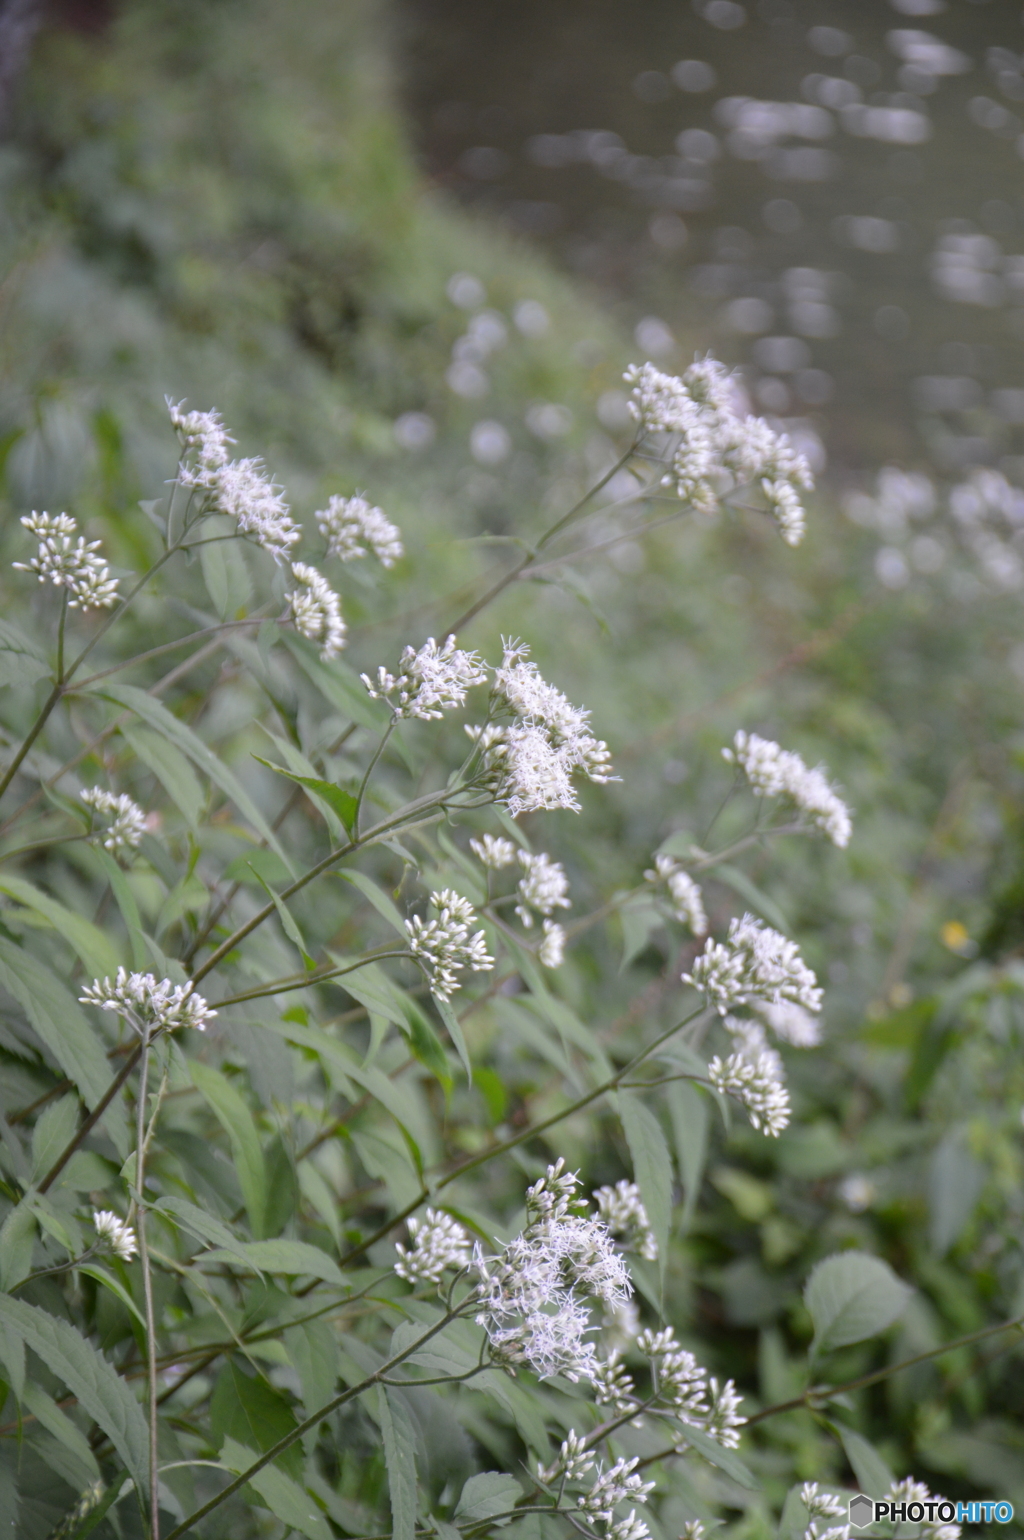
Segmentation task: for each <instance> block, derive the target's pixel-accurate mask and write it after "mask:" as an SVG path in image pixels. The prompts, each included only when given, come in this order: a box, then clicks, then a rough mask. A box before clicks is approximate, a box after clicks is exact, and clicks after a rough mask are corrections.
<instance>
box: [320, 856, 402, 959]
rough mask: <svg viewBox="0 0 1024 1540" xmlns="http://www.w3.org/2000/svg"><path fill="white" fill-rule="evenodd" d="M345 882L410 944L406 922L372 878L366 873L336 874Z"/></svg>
mask: <svg viewBox="0 0 1024 1540" xmlns="http://www.w3.org/2000/svg"><path fill="white" fill-rule="evenodd" d="M335 875H336V876H338V877H340V878H341V879H342V881H343V882H350V883H351V884H352V886H353V887H354V888H358V889H359V891H360V893H362V895H363V897H364V898H368V899H369V900H370V903H371V904H372V905H373V907H374V908H375V909H376V911H377V913H378V914H379V915H380V916H381V917H382V918H383V919H385V920H387V922H388V924H389V925H390V926H391V928H392V929H393V930H396V931H397V932H398V934H399V935H400V936H401V938H402V940H403V941H405V942H408V940H409V932H408V931H407V930H406V928H405V921H404V920H403V919H402V916H401V915H400V914H399V912H398V909H397V908H396V906H395V904H394V902H393V901H392V900H391V899H390V898H389V897H388V896H387V894H386V893H384V892H382V890H381V889H380V888H379V887H378V886H377V884H376V883H375V882H374V880H373V878H372V877H367V875H366V873H365V872H356V871H349V870H346V871H343V872H336V873H335Z"/></svg>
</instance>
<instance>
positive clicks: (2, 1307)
mask: <svg viewBox="0 0 1024 1540" xmlns="http://www.w3.org/2000/svg"><path fill="white" fill-rule="evenodd" d="M0 1322H2V1323H3V1324H4V1325H5V1326H6V1327H8V1328H9V1329H10V1330H12V1331H14V1332H16V1333H17V1334H18V1335H19V1336H20V1337H21V1338H22V1340H23V1341H24V1343H25V1345H26V1347H29V1348H31V1350H32V1352H33V1353H35V1354H36V1355H37V1357H39V1358H41V1359H42V1360H43V1362H44V1364H46V1367H47V1368H48V1369H50V1370H51V1371H52V1372H53V1373H54V1374H55V1375H56V1376H57V1377H58V1379H60V1380H61V1381H62V1382H63V1383H64V1384H65V1385H66V1386H67V1388H68V1390H70V1392H71V1394H72V1395H73V1396H76V1397H77V1398H78V1401H79V1403H80V1404H81V1406H82V1407H83V1408H84V1409H85V1411H86V1412H87V1413H88V1414H89V1416H90V1417H91V1418H92V1419H93V1421H94V1422H96V1423H98V1424H99V1426H100V1427H101V1428H102V1429H103V1431H104V1433H105V1434H106V1435H107V1437H108V1438H109V1439H110V1442H111V1443H112V1444H113V1446H114V1448H115V1449H116V1450H117V1452H118V1454H119V1455H120V1456H121V1459H122V1460H123V1461H124V1463H125V1466H126V1467H127V1469H128V1470H129V1471H130V1472H131V1475H132V1477H133V1478H134V1480H135V1482H136V1485H137V1486H138V1487H139V1490H140V1491H143V1492H145V1491H148V1489H149V1453H148V1445H149V1435H148V1432H147V1429H146V1419H145V1418H144V1417H143V1415H142V1409H141V1407H140V1406H139V1403H138V1402H137V1401H136V1399H135V1397H134V1395H133V1394H132V1392H131V1391H130V1390H129V1388H128V1386H127V1384H126V1383H125V1381H124V1380H122V1379H121V1378H120V1376H119V1375H118V1374H117V1373H116V1371H115V1370H114V1368H113V1365H112V1364H110V1363H109V1362H108V1361H107V1359H105V1358H104V1357H103V1356H102V1354H101V1353H99V1352H97V1350H96V1349H95V1348H94V1347H93V1345H92V1343H91V1342H87V1341H86V1339H85V1338H84V1337H83V1336H82V1335H81V1334H80V1333H79V1332H78V1331H76V1330H75V1328H74V1327H73V1326H72V1325H71V1324H70V1323H69V1322H68V1321H59V1320H57V1319H56V1317H54V1316H52V1315H48V1314H47V1312H46V1311H45V1310H40V1309H39V1308H38V1306H36V1305H29V1304H26V1302H25V1301H24V1300H20V1299H12V1298H11V1297H10V1296H9V1295H6V1294H0Z"/></svg>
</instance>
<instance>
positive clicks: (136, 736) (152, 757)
mask: <svg viewBox="0 0 1024 1540" xmlns="http://www.w3.org/2000/svg"><path fill="white" fill-rule="evenodd" d="M121 735H122V737H123V738H124V739H125V740H126V742H127V743H129V744H130V745H131V747H132V748H133V749H134V751H135V753H136V754H137V755H138V757H139V759H141V760H142V763H143V764H144V765H145V766H146V767H147V769H149V770H151V771H152V772H153V774H154V775H155V776H156V778H157V780H158V781H159V782H160V784H161V786H162V787H163V789H164V791H165V792H166V793H167V795H168V796H169V797H170V799H171V801H172V802H173V803H174V805H175V807H176V808H177V809H178V811H179V813H180V814H181V816H182V817H183V818H184V820H185V822H186V823H187V824H188V826H189V828H190V829H198V827H199V825H200V823H201V821H202V817H203V808H204V807H205V805H206V793H205V792H204V791H203V788H202V786H201V785H200V784H199V778H198V777H197V775H196V773H195V771H194V770H193V769H192V766H191V765H190V764H189V762H188V760H187V759H186V757H185V755H184V754H183V753H182V752H181V750H180V749H178V748H175V746H174V744H173V743H169V742H168V740H167V737H166V735H165V734H162V733H157V732H154V731H153V729H152V728H150V727H143V726H142V725H141V723H139V722H125V723H124V725H123V726H122V728H121Z"/></svg>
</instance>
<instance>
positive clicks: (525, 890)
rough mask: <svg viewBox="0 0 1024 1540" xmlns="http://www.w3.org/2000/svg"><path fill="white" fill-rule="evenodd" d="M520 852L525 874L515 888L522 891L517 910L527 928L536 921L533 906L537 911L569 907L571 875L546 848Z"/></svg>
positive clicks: (544, 912)
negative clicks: (547, 854)
mask: <svg viewBox="0 0 1024 1540" xmlns="http://www.w3.org/2000/svg"><path fill="white" fill-rule="evenodd" d="M517 856H518V860H519V865H520V866H521V867H522V868H523V872H524V875H523V876H522V877H521V878H520V879H519V885H518V888H517V889H516V891H517V892H518V894H519V902H518V904H516V914H517V915H518V916H519V918H520V919H521V920H522V922H523V924H524V925H525V926H526V927H527V928H529V927H530V926H531V925H532V924H533V915H532V913H531V910H533V909H536V911H537V913H538V914H550V913H551V911H552V909H568V908H570V902H569V899H568V898H567V896H566V895H567V894H568V892H569V879H568V877H567V876H566V875H565V868H564V867H563V866H562V864H561V863H560V862H559V861H552V860H551V858H550V857H549V856H546V855H545V854H544V853H543V852H541V853H540V854H539V855H531V854H530V852H529V851H528V850H520V851H518V852H517Z"/></svg>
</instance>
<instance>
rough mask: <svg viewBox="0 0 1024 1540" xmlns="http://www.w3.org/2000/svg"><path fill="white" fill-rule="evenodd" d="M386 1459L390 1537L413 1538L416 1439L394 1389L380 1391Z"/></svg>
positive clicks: (382, 1432)
mask: <svg viewBox="0 0 1024 1540" xmlns="http://www.w3.org/2000/svg"><path fill="white" fill-rule="evenodd" d="M377 1395H378V1399H377V1406H378V1415H379V1417H380V1431H381V1435H382V1437H383V1440H384V1461H385V1464H386V1465H387V1472H388V1493H389V1495H390V1498H391V1540H414V1537H415V1534H416V1440H415V1436H414V1433H413V1427H412V1422H411V1420H410V1417H409V1413H408V1411H407V1410H406V1406H405V1402H404V1401H403V1400H401V1399H400V1397H399V1396H398V1395H397V1394H396V1393H395V1391H393V1390H389V1389H386V1388H385V1387H383V1386H382V1387H381V1388H380V1390H379V1391H378V1393H377Z"/></svg>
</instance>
